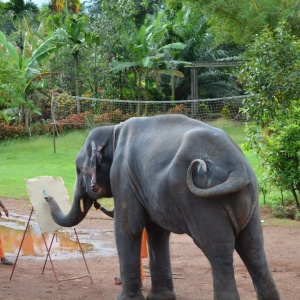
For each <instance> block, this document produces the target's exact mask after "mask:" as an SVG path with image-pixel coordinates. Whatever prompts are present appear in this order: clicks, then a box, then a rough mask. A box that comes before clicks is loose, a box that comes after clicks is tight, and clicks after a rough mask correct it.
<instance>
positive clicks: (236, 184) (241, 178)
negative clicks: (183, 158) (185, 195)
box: [187, 159, 249, 198]
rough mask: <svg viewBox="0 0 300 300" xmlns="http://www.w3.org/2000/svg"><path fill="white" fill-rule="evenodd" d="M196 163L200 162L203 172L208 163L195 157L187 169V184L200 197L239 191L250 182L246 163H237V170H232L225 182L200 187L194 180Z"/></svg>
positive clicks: (217, 195)
mask: <svg viewBox="0 0 300 300" xmlns="http://www.w3.org/2000/svg"><path fill="white" fill-rule="evenodd" d="M196 164H200V166H201V169H202V171H203V173H206V171H207V165H206V163H205V161H203V160H202V159H195V160H193V161H192V162H191V164H190V166H189V168H188V170H187V185H188V187H189V189H190V191H191V192H192V193H193V194H195V195H196V196H198V197H208V198H210V197H219V196H223V195H228V194H232V193H237V192H239V191H241V190H243V189H244V188H245V187H246V185H247V184H248V183H249V182H248V176H247V171H246V168H245V165H244V164H243V163H240V164H236V167H235V170H233V171H231V172H230V174H229V176H228V178H227V180H225V181H224V182H223V183H220V184H218V185H215V186H212V187H208V188H198V187H197V186H195V184H194V181H193V169H194V166H195V165H196ZM237 165H238V166H239V167H237Z"/></svg>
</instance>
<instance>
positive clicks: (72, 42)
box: [47, 15, 88, 113]
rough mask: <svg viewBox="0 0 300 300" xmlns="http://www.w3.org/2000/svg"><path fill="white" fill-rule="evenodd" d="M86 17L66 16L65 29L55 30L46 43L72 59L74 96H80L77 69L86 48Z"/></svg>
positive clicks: (78, 108) (78, 106) (78, 102)
mask: <svg viewBox="0 0 300 300" xmlns="http://www.w3.org/2000/svg"><path fill="white" fill-rule="evenodd" d="M85 27H86V17H84V16H81V17H78V16H77V15H74V16H68V17H67V19H66V24H65V28H59V29H57V30H56V31H55V32H54V33H53V35H52V37H51V38H50V39H49V40H48V41H47V45H48V46H49V47H53V50H54V51H58V50H59V49H61V50H66V51H67V52H68V53H69V54H71V56H72V57H73V59H74V72H75V95H76V96H78V97H79V96H80V92H79V67H80V53H81V51H82V50H83V49H85V48H87V47H88V43H87V42H86V39H85V37H86V36H87V35H88V33H86V32H85ZM77 112H78V113H80V101H79V99H78V100H77Z"/></svg>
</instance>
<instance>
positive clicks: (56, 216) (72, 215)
mask: <svg viewBox="0 0 300 300" xmlns="http://www.w3.org/2000/svg"><path fill="white" fill-rule="evenodd" d="M45 199H46V201H47V202H48V204H49V207H50V213H51V216H52V218H53V220H54V221H55V222H56V223H57V224H58V225H60V226H62V227H73V226H75V225H77V224H79V223H80V222H81V221H82V220H83V219H84V217H85V216H86V214H87V212H88V211H89V209H90V208H91V206H92V204H93V202H94V200H92V199H87V198H86V197H85V198H83V197H76V195H75V196H74V199H73V204H72V207H71V209H70V211H69V212H68V213H67V214H66V215H65V214H64V213H63V212H62V210H61V209H60V207H59V205H58V204H57V202H56V201H55V200H54V199H53V197H51V196H48V197H45Z"/></svg>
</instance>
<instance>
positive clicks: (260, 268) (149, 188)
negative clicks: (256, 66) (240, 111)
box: [45, 114, 280, 300]
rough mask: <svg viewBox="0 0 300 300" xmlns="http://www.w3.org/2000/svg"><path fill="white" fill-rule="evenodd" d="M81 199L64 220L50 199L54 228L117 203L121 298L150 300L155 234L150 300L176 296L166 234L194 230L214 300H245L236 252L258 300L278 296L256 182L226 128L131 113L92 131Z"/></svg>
mask: <svg viewBox="0 0 300 300" xmlns="http://www.w3.org/2000/svg"><path fill="white" fill-rule="evenodd" d="M76 173H77V178H76V184H75V191H74V199H73V203H72V206H71V209H70V212H69V213H68V214H66V215H65V214H63V213H62V211H61V210H60V209H59V206H58V205H57V202H56V200H55V199H53V197H51V196H48V197H46V198H45V199H46V201H47V202H48V204H49V207H50V213H51V215H52V218H53V219H54V221H55V222H56V223H58V224H59V225H61V226H64V227H71V226H75V225H77V224H78V223H80V222H81V221H82V220H83V219H84V217H85V216H86V214H87V212H88V211H89V209H90V208H91V206H92V205H93V204H94V205H95V207H99V206H100V204H99V203H98V202H97V200H98V199H101V198H103V197H105V198H107V197H113V199H114V229H115V230H114V231H115V240H116V247H117V252H118V256H119V262H120V274H121V276H122V282H123V284H122V291H121V293H120V294H119V295H118V296H117V299H118V300H127V299H134V300H142V299H145V298H144V296H143V294H142V292H141V289H140V284H141V282H140V248H141V235H142V231H143V229H144V228H146V231H147V234H148V247H149V268H150V274H151V289H150V291H149V293H148V295H147V299H149V300H154V299H156V300H171V299H176V293H175V291H174V286H173V280H172V271H171V261H170V246H169V237H170V234H171V233H175V234H187V235H189V236H190V237H191V238H192V239H193V241H194V243H195V244H196V245H197V246H198V247H199V248H200V249H201V250H202V252H203V253H204V255H205V256H206V257H207V259H208V261H209V263H210V265H211V270H212V278H213V292H214V299H215V300H221V299H222V300H223V299H230V300H235V299H240V298H239V294H238V291H237V287H236V282H235V278H234V265H233V253H234V251H236V252H237V253H238V254H239V256H240V257H241V259H242V261H243V262H244V264H245V266H246V268H247V270H248V272H249V274H250V276H251V278H252V281H253V284H254V287H255V291H256V294H257V298H258V299H261V300H262V299H268V300H277V299H280V295H279V292H278V289H277V287H276V283H275V281H274V279H273V277H272V274H271V271H270V269H269V265H268V262H267V258H266V254H265V250H264V241H263V232H262V225H261V219H260V210H259V202H258V187H257V180H256V176H255V174H254V171H253V170H252V168H251V166H250V165H249V163H248V162H247V160H246V158H245V156H244V154H243V153H242V151H241V149H240V148H239V146H238V145H237V144H236V143H235V142H234V141H233V140H232V138H231V137H230V136H229V135H227V134H226V133H225V131H223V130H221V129H218V128H215V127H213V126H210V125H208V124H206V123H204V122H201V121H199V120H195V119H192V118H190V117H187V116H183V115H176V114H169V115H157V116H151V117H132V118H130V119H128V120H126V121H125V122H123V123H120V124H118V125H106V126H100V127H97V128H94V129H93V130H92V131H91V132H90V133H89V135H88V136H87V138H86V141H85V143H84V145H83V147H82V149H81V150H80V151H79V153H78V155H77V157H76Z"/></svg>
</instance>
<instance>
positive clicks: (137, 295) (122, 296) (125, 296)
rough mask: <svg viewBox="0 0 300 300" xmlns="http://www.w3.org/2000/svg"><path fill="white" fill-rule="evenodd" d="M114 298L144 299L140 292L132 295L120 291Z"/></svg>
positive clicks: (119, 299) (120, 299) (124, 299)
mask: <svg viewBox="0 0 300 300" xmlns="http://www.w3.org/2000/svg"><path fill="white" fill-rule="evenodd" d="M116 300H145V297H144V296H143V294H142V293H141V292H140V293H138V294H134V295H133V294H132V293H128V294H123V293H122V294H120V295H119V296H118V298H117V299H116Z"/></svg>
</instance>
